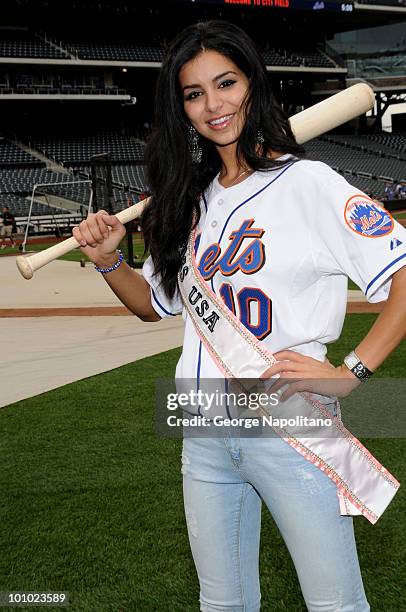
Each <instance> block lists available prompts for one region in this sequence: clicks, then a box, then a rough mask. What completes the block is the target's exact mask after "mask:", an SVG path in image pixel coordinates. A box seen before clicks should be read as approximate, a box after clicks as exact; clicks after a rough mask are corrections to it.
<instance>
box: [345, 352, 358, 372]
mask: <svg viewBox="0 0 406 612" xmlns="http://www.w3.org/2000/svg"><path fill="white" fill-rule="evenodd" d="M344 363H345V365H346V366H347V368H349V369H350V370H352V369H353V368H355V366H356V365H358V364H359V363H361V362H360V360H359V359H358V358H357V357H355V355H352V354H351V353H350V354H349V355H347V357H346V358H345V360H344Z"/></svg>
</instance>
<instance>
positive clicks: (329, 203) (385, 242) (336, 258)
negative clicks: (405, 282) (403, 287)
mask: <svg viewBox="0 0 406 612" xmlns="http://www.w3.org/2000/svg"><path fill="white" fill-rule="evenodd" d="M318 166H319V176H318V179H319V180H318V189H317V196H316V194H315V195H314V197H317V199H318V201H317V205H316V206H315V207H314V209H313V211H312V216H313V215H314V214H315V217H316V218H315V220H314V221H315V223H314V227H315V228H316V230H317V236H316V238H315V242H316V243H317V245H318V248H317V260H318V261H317V263H318V266H320V267H321V270H322V272H323V273H326V274H334V273H336V274H337V273H340V272H341V273H344V274H346V275H347V276H348V277H349V278H351V279H352V280H353V281H354V282H355V283H356V284H357V285H358V287H360V289H362V291H363V292H364V294H365V296H366V298H367V300H368V301H369V302H380V301H383V300H386V299H387V297H388V293H389V289H390V283H391V278H392V275H393V274H394V272H396V271H397V270H399V269H400V268H401V267H402V266H404V265H405V264H406V229H405V228H404V227H403V226H402V225H400V223H398V222H397V221H396V220H394V219H393V217H392V215H391V214H390V213H389V212H388V211H387V210H385V208H384V207H383V206H382V204H381V203H379V202H377V201H376V200H373V199H371V198H370V197H368V196H367V195H366V194H365V193H363V192H362V191H359V190H358V189H357V188H356V187H354V186H352V185H350V184H349V183H348V182H347V181H346V180H345V179H344V178H343V177H342V176H340V175H339V174H337V173H336V172H334V171H333V170H332V169H331V168H329V167H328V166H326V165H325V164H321V163H320V164H318ZM320 179H321V181H320Z"/></svg>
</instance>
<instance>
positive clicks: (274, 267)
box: [143, 156, 406, 381]
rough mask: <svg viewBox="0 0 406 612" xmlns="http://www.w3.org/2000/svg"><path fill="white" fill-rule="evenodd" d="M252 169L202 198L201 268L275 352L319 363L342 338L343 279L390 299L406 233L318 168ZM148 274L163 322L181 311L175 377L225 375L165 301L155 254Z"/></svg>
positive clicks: (175, 305) (405, 252)
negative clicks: (181, 334)
mask: <svg viewBox="0 0 406 612" xmlns="http://www.w3.org/2000/svg"><path fill="white" fill-rule="evenodd" d="M286 158H287V159H289V160H290V162H291V163H290V164H289V165H288V166H286V167H284V168H282V169H278V170H272V171H266V172H254V173H253V174H252V175H250V176H249V177H248V178H247V179H246V180H244V181H243V182H242V183H239V184H237V185H234V186H232V187H228V188H224V187H222V186H221V185H220V183H219V181H218V177H216V178H215V179H214V181H213V182H212V184H211V186H210V188H209V189H208V190H207V191H206V193H205V194H203V196H202V200H201V208H202V216H201V219H200V222H199V226H198V228H197V240H196V262H197V264H198V267H199V269H200V272H201V274H202V275H203V277H204V278H205V280H206V282H207V283H208V284H209V286H210V287H211V288H212V290H213V291H214V292H215V293H216V294H217V295H219V296H221V298H222V299H223V301H224V302H225V303H226V305H227V306H228V307H229V308H230V309H232V311H233V312H234V313H235V314H236V316H237V317H238V318H239V320H240V321H241V322H242V324H243V325H245V326H246V327H247V328H248V329H249V330H250V331H251V332H252V333H253V334H254V335H255V336H256V337H257V338H258V339H259V340H260V341H261V342H263V343H264V346H265V347H266V349H268V350H269V351H271V352H276V351H280V350H283V349H291V350H294V351H297V352H299V353H301V354H303V355H309V356H311V357H314V358H315V359H319V360H321V361H322V360H323V359H324V356H325V354H326V343H328V342H333V341H334V340H336V339H337V338H338V337H339V336H340V333H341V330H342V326H343V322H344V317H345V312H346V304H347V277H349V278H351V279H352V280H353V281H354V282H355V283H356V284H357V285H358V286H359V287H360V288H361V289H362V291H363V292H364V293H365V295H366V297H367V299H368V301H370V302H378V301H382V300H385V299H386V298H387V296H388V293H389V288H390V282H391V281H390V279H391V275H392V274H393V273H394V272H396V270H398V269H399V268H401V267H402V266H403V265H405V264H406V230H405V229H404V228H403V227H402V226H401V225H400V224H399V223H397V222H396V221H394V220H393V219H392V217H391V215H390V214H389V213H388V212H387V211H386V210H385V209H384V208H382V206H380V205H379V204H378V203H376V202H375V201H373V200H371V199H370V198H369V197H367V196H366V195H365V194H363V193H362V192H360V191H359V190H358V189H357V188H356V187H353V186H352V185H350V184H349V183H347V181H346V180H345V179H344V178H343V177H342V176H340V175H339V174H337V173H336V172H334V171H333V170H332V169H331V168H330V167H329V166H327V165H326V164H323V163H321V162H314V161H308V160H299V161H295V160H294V159H293V158H289V157H288V156H286ZM143 275H144V277H145V278H146V280H147V281H148V283H149V284H150V286H151V301H152V305H153V307H154V309H155V310H156V312H157V313H158V314H159V315H160V317H168V316H169V317H170V316H175V315H176V314H179V313H181V312H183V316H184V319H185V325H186V327H185V337H184V342H183V352H182V356H181V358H180V360H179V363H178V366H177V369H176V377H177V378H197V380H198V381H199V380H200V378H222V374H221V372H220V371H219V370H218V368H217V366H216V365H215V363H214V362H213V360H212V358H211V357H210V355H209V354H208V353H207V352H206V350H205V348H204V346H203V345H202V343H201V341H200V339H199V337H198V336H197V334H196V332H195V329H194V327H193V324H192V322H191V320H190V318H189V317H188V315H187V313H186V312H185V311H184V310H183V308H182V302H181V299H180V297H179V295H175V297H174V299H173V300H168V298H167V297H166V296H165V293H164V292H163V290H162V287H160V279H159V278H158V277H157V276H154V269H153V264H152V260H151V258H149V259H148V260H147V261H146V262H145V265H144V268H143Z"/></svg>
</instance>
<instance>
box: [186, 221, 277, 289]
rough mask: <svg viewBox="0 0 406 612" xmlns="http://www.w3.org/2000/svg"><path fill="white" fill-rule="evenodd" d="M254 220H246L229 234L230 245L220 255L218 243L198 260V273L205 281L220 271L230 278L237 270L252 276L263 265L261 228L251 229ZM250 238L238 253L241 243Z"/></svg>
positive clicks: (211, 246) (262, 231)
mask: <svg viewBox="0 0 406 612" xmlns="http://www.w3.org/2000/svg"><path fill="white" fill-rule="evenodd" d="M253 223H254V219H246V220H245V221H243V222H242V224H241V226H240V227H239V228H238V229H237V230H235V231H233V232H231V234H230V236H229V240H230V244H229V245H228V247H227V248H226V250H225V251H224V253H223V254H222V253H221V248H220V245H219V244H218V243H216V242H215V243H213V244H211V245H210V246H208V247H207V249H206V250H205V251H204V253H203V254H202V256H201V258H200V262H199V265H198V268H199V271H200V273H201V275H202V276H203V278H204V279H205V280H210V279H211V278H213V276H214V275H215V274H216V272H218V271H220V272H221V273H222V274H223V275H224V276H231V275H233V274H235V273H236V272H237V271H238V270H241V272H243V273H244V274H254V273H255V272H258V270H260V269H261V268H262V266H263V265H264V263H265V249H264V245H263V243H262V242H261V240H260V238H261V237H262V235H263V234H264V230H263V229H261V228H255V227H252V224H253ZM248 238H252V240H251V242H250V243H249V244H248V245H247V246H246V247H245V249H244V250H243V251H242V252H239V251H240V249H241V246H242V245H243V241H244V240H247V239H248Z"/></svg>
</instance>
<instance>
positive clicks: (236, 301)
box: [220, 283, 272, 340]
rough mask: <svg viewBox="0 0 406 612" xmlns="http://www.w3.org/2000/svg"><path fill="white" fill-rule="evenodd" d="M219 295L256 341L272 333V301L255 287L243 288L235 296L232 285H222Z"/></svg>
mask: <svg viewBox="0 0 406 612" xmlns="http://www.w3.org/2000/svg"><path fill="white" fill-rule="evenodd" d="M220 295H221V298H222V300H223V302H224V304H225V305H226V306H227V308H229V309H230V310H231V312H232V313H233V314H234V315H235V316H236V317H237V318H238V319H239V320H240V321H241V323H242V324H243V325H244V326H245V327H246V328H247V329H248V330H249V331H250V332H251V333H252V334H254V336H255V337H256V338H257V339H258V340H263V339H264V338H266V337H267V336H269V334H270V333H271V331H272V301H271V299H270V298H269V297H268V296H267V295H266V293H264V292H263V291H261V289H257V288H256V287H243V288H242V289H240V291H238V293H237V294H236V293H235V291H234V290H233V287H232V285H230V284H229V283H223V284H222V285H221V287H220Z"/></svg>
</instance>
